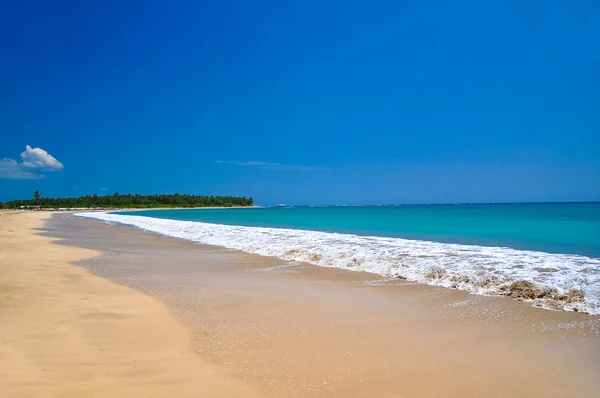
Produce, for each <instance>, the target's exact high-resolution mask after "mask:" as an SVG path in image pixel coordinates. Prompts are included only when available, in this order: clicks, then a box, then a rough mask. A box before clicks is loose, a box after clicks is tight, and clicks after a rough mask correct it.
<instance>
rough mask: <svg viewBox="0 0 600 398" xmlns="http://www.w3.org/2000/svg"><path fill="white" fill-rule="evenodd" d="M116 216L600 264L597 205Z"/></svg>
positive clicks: (221, 211)
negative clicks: (533, 253)
mask: <svg viewBox="0 0 600 398" xmlns="http://www.w3.org/2000/svg"><path fill="white" fill-rule="evenodd" d="M119 214H130V215H143V216H146V217H157V218H166V219H172V220H186V221H202V222H208V223H215V224H226V225H244V226H249V227H271V228H290V229H305V230H313V231H325V232H340V233H350V234H357V235H365V236H387V237H395V238H405V239H417V240H427V241H434V242H444V243H460V244H470V245H484V246H500V247H511V248H515V249H525V250H538V251H544V252H549V253H571V254H582V255H586V256H591V257H600V203H561V204H545V203H543V204H542V203H540V204H474V205H405V206H347V207H346V206H332V207H308V206H299V207H286V208H276V207H274V208H273V207H269V208H258V209H257V208H254V209H214V210H207V209H202V210H148V211H144V212H143V213H139V212H126V213H119Z"/></svg>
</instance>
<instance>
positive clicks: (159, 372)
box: [0, 211, 258, 397]
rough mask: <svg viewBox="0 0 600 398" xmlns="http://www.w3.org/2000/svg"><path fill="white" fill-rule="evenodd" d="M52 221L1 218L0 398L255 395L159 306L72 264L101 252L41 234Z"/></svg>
mask: <svg viewBox="0 0 600 398" xmlns="http://www.w3.org/2000/svg"><path fill="white" fill-rule="evenodd" d="M50 215H51V214H50V213H44V212H18V211H13V212H2V213H0V238H1V239H0V391H1V393H0V395H2V396H10V397H25V396H28V397H29V396H44V397H81V396H89V397H106V396H111V397H130V396H154V397H172V396H178V397H196V396H198V394H200V395H201V396H214V397H228V396H237V397H255V396H258V394H257V393H256V391H254V390H253V389H252V388H249V387H248V386H246V385H245V384H244V383H242V382H240V381H238V380H236V379H234V378H232V377H231V376H229V375H228V374H226V372H224V371H223V369H221V368H220V367H218V366H215V365H214V364H212V363H210V362H207V361H205V360H203V359H202V358H201V357H199V356H198V355H196V354H195V353H194V349H193V345H192V337H191V334H190V330H189V329H188V328H187V327H186V326H184V325H183V324H182V323H181V321H180V320H178V319H177V318H175V317H174V316H173V315H172V314H171V313H170V312H169V309H168V308H167V307H166V306H165V305H164V304H163V303H162V302H160V301H158V300H156V299H154V298H151V297H149V296H147V295H143V294H141V293H140V292H138V291H136V290H133V289H131V288H127V287H124V286H120V285H117V284H114V283H112V282H110V281H109V280H107V279H103V278H100V277H98V276H95V275H93V274H90V273H89V272H87V271H86V270H85V269H83V268H81V267H75V266H73V265H72V264H71V263H72V262H73V261H81V260H84V259H92V260H93V259H94V258H97V257H98V256H99V255H102V253H101V252H99V251H93V250H89V249H83V248H76V247H70V246H65V245H63V244H61V242H57V241H56V239H54V238H50V237H45V236H41V235H40V234H39V231H40V230H43V229H44V223H45V221H47V220H48V219H49V218H50ZM4 394H6V395H4Z"/></svg>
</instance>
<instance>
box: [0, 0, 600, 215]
mask: <svg viewBox="0 0 600 398" xmlns="http://www.w3.org/2000/svg"><path fill="white" fill-rule="evenodd" d="M2 3H3V4H2V9H3V11H2V13H1V14H0V35H1V37H3V38H5V39H6V38H9V40H2V41H0V200H9V199H14V198H28V197H30V196H31V193H32V192H33V190H34V189H39V190H40V191H41V192H42V194H43V195H45V196H79V195H83V194H93V193H98V194H102V193H112V192H115V191H118V192H121V193H126V192H139V193H172V192H176V191H177V192H180V193H198V194H200V193H202V194H228V195H229V194H232V195H236V194H239V195H251V196H253V197H254V198H255V199H256V201H257V202H258V203H276V202H285V203H297V204H300V203H423V202H429V203H431V202H481V201H484V202H485V201H570V200H600V155H599V153H600V151H599V150H600V46H599V43H600V24H598V21H599V20H600V3H599V2H596V1H576V2H568V1H552V0H549V1H526V2H524V1H490V2H482V1H460V0H459V1H441V0H431V1H421V2H398V1H390V2H377V1H368V2H367V1H365V2H360V1H323V0H320V1H292V2H282V1H269V2H263V1H254V2H249V1H223V2H208V1H206V2H201V1H176V2H157V1H156V2H155V1H102V2H80V1H57V2H47V1H39V2H34V1H21V2H10V1H2ZM26 145H29V148H28V149H26ZM42 151H43V152H42ZM21 154H23V156H22V155H21ZM46 155H47V156H46ZM48 156H49V157H48ZM50 157H51V158H52V159H54V160H55V161H56V162H58V163H52V161H51V160H50ZM58 164H60V166H62V167H58Z"/></svg>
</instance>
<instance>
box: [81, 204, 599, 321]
mask: <svg viewBox="0 0 600 398" xmlns="http://www.w3.org/2000/svg"><path fill="white" fill-rule="evenodd" d="M79 216H82V217H89V218H96V219H100V220H104V221H106V222H109V223H113V222H118V223H123V224H128V225H133V226H136V227H138V228H142V229H144V230H146V231H151V232H155V233H159V234H162V235H166V236H171V237H176V238H181V239H187V240H190V241H192V242H196V243H200V244H208V245H217V246H223V247H227V248H230V249H235V250H241V251H244V252H248V253H255V254H260V255H264V256H271V257H277V258H281V259H284V260H288V261H292V262H308V263H311V264H315V265H318V266H322V267H335V268H341V269H346V270H350V271H365V272H371V273H376V274H380V275H382V276H384V277H395V278H405V279H408V280H411V281H417V282H422V283H427V284H430V285H437V286H444V287H451V288H455V289H461V290H466V291H468V292H470V293H473V294H484V295H502V296H510V297H513V298H517V299H521V300H525V301H528V302H531V303H532V305H535V306H540V307H544V308H548V309H555V310H565V311H581V312H586V313H589V314H594V315H600V204H599V203H568V204H476V205H427V206H425V205H411V206H362V207H361V206H348V207H346V206H333V207H331V206H330V207H309V206H299V207H291V208H289V207H288V208H277V207H275V208H253V209H248V208H246V209H198V210H147V211H134V212H116V213H98V212H94V213H81V214H79Z"/></svg>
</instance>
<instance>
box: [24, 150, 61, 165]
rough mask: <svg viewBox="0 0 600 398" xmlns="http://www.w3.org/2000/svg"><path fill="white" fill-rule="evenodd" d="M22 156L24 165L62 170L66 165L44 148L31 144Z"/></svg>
mask: <svg viewBox="0 0 600 398" xmlns="http://www.w3.org/2000/svg"><path fill="white" fill-rule="evenodd" d="M21 158H22V159H23V163H22V165H23V167H29V168H38V169H47V170H62V168H63V167H64V165H63V164H62V163H61V162H59V161H58V160H56V158H55V157H54V156H52V155H50V154H49V153H48V152H46V151H45V150H43V149H42V148H32V147H30V146H29V145H27V146H26V147H25V152H23V153H21Z"/></svg>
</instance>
